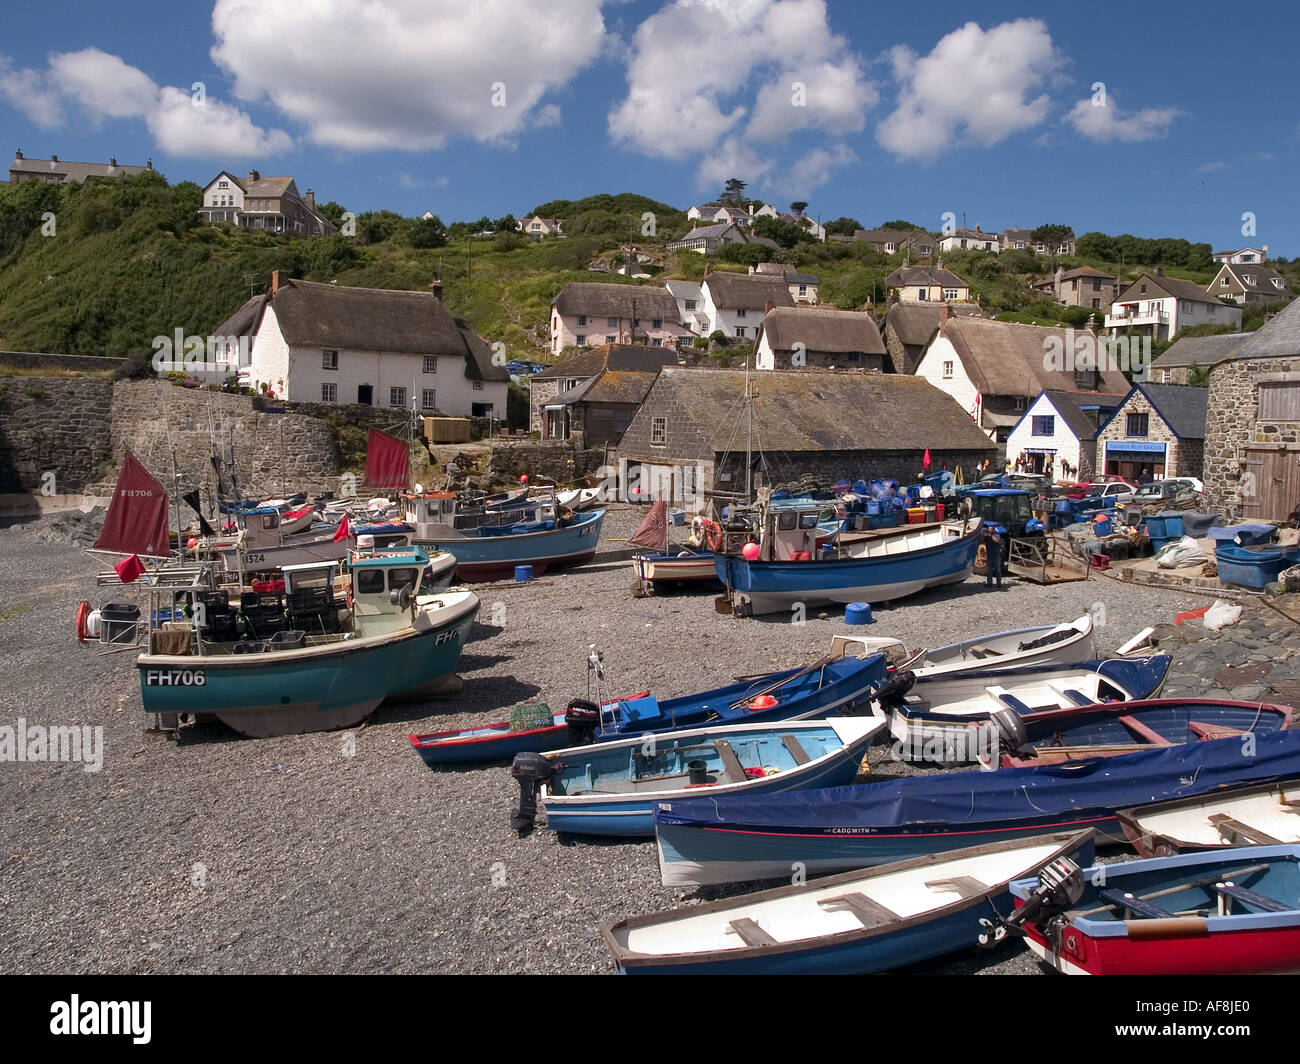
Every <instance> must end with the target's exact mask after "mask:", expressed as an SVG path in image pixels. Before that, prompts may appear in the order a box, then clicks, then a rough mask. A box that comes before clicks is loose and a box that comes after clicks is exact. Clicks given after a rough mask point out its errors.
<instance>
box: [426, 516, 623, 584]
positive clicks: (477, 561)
mask: <svg viewBox="0 0 1300 1064" xmlns="http://www.w3.org/2000/svg"><path fill="white" fill-rule="evenodd" d="M604 517H605V511H604V510H596V511H594V512H593V513H587V514H582V515H580V516H579V517H578V518H577V520H575V521H574V523H573V524H571V525H568V526H565V527H561V528H553V529H547V530H546V531H542V532H525V533H522V534H519V535H513V536H491V535H489V536H477V535H469V534H466V535H461V536H448V537H446V538H435V539H420V540H417V544H416V545H417V546H421V547H425V548H427V549H430V550H432V549H435V548H436V549H438V550H445V551H447V552H448V553H450V554H452V555H453V556H454V557H455V558H456V568H457V573H458V576H459V578H460V579H461V580H463V581H464V582H466V583H483V582H485V581H491V580H502V579H509V578H511V577H513V576H514V572H515V568H516V567H517V566H520V565H531V566H532V567H533V575H534V576H541V575H542V574H543V573H546V572H548V571H550V570H553V569H557V570H558V569H570V568H573V567H575V566H579V565H585V564H586V563H587V562H589V561H591V560H592V558H594V557H595V556H596V546H597V543H598V542H599V540H600V527H601V523H602V522H603V520H604Z"/></svg>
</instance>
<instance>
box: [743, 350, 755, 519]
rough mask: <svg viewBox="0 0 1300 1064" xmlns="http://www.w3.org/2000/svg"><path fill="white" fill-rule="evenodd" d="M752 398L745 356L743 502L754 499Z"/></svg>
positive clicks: (747, 357) (747, 358)
mask: <svg viewBox="0 0 1300 1064" xmlns="http://www.w3.org/2000/svg"><path fill="white" fill-rule="evenodd" d="M753 477H754V397H753V396H752V395H750V394H749V356H748V355H746V356H745V502H747V503H748V502H750V501H751V500H752V499H753V498H754V485H753Z"/></svg>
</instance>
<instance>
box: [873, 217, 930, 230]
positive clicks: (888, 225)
mask: <svg viewBox="0 0 1300 1064" xmlns="http://www.w3.org/2000/svg"><path fill="white" fill-rule="evenodd" d="M880 228H881V229H912V230H914V231H916V232H918V233H928V232H929V230H928V229H926V228H924V227H923V226H919V225H915V224H913V223H912V222H905V221H903V219H901V218H895V219H894V220H893V221H892V222H881V223H880Z"/></svg>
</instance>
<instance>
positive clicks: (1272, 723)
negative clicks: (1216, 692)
mask: <svg viewBox="0 0 1300 1064" xmlns="http://www.w3.org/2000/svg"><path fill="white" fill-rule="evenodd" d="M1291 713H1292V710H1291V707H1290V706H1273V705H1268V704H1267V703H1262V702H1233V701H1229V700H1228V699H1221V698H1202V699H1184V698H1149V699H1140V700H1138V701H1134V702H1125V703H1123V704H1121V705H1092V706H1071V707H1069V708H1066V709H1053V710H1048V711H1047V712H1045V713H1029V714H1025V715H1023V716H1021V717H1020V718H1019V720H1020V725H1021V729H1023V730H1018V731H1017V733H1016V738H1015V743H1014V748H1013V749H1012V750H1010V751H1009V752H1008V751H1004V752H1003V754H1002V766H1003V767H1004V768H1024V767H1026V766H1029V765H1049V764H1055V763H1057V762H1060V761H1071V760H1078V759H1080V758H1086V757H1115V756H1117V755H1119V754H1128V753H1132V752H1134V751H1135V750H1141V749H1144V748H1146V747H1151V746H1175V745H1178V744H1180V743H1196V742H1203V741H1204V740H1206V739H1223V738H1226V737H1228V736H1232V735H1237V736H1240V735H1246V734H1248V733H1254V734H1257V735H1262V734H1266V733H1268V732H1274V731H1278V730H1279V729H1281V728H1285V727H1286V726H1287V722H1288V721H1289V720H1290V719H1291Z"/></svg>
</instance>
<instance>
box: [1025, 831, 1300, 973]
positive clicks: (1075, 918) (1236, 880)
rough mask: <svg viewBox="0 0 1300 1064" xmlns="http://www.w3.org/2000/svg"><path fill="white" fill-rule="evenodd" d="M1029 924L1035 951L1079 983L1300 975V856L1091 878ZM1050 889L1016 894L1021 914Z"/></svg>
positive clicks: (1269, 849) (1191, 857)
mask: <svg viewBox="0 0 1300 1064" xmlns="http://www.w3.org/2000/svg"><path fill="white" fill-rule="evenodd" d="M1076 882H1077V883H1078V886H1077V887H1076V889H1075V890H1074V891H1072V892H1071V893H1070V894H1069V895H1067V896H1065V897H1062V898H1060V899H1059V900H1057V901H1056V903H1055V904H1053V905H1051V906H1049V907H1046V908H1044V909H1042V910H1041V911H1040V912H1038V913H1036V914H1035V915H1034V916H1033V917H1032V918H1031V919H1029V920H1027V921H1025V923H1024V925H1023V929H1024V932H1025V940H1026V943H1027V944H1028V946H1029V948H1030V949H1031V950H1033V952H1034V953H1036V954H1037V955H1038V957H1039V958H1040V959H1041V960H1042V961H1043V962H1044V963H1046V964H1047V965H1049V966H1051V967H1053V968H1055V969H1056V970H1057V971H1060V972H1065V973H1067V974H1069V975H1178V976H1182V975H1263V974H1269V973H1282V972H1294V971H1297V970H1300V905H1297V903H1296V900H1295V899H1296V898H1297V897H1300V846H1296V845H1288V846H1245V847H1241V848H1239V849H1232V850H1219V851H1208V852H1203V853H1191V854H1179V855H1176V856H1172V857H1155V858H1150V859H1147V860H1142V861H1129V862H1127V863H1124V864H1106V865H1096V866H1095V867H1092V868H1085V869H1083V870H1082V875H1081V877H1079V880H1076ZM1039 889H1041V887H1040V884H1039V881H1038V880H1036V879H1024V880H1019V881H1017V882H1015V883H1012V884H1011V893H1012V895H1013V896H1014V897H1015V899H1016V904H1017V906H1019V905H1022V904H1024V903H1025V901H1026V899H1028V898H1029V897H1030V895H1031V893H1032V892H1034V891H1035V890H1039Z"/></svg>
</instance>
